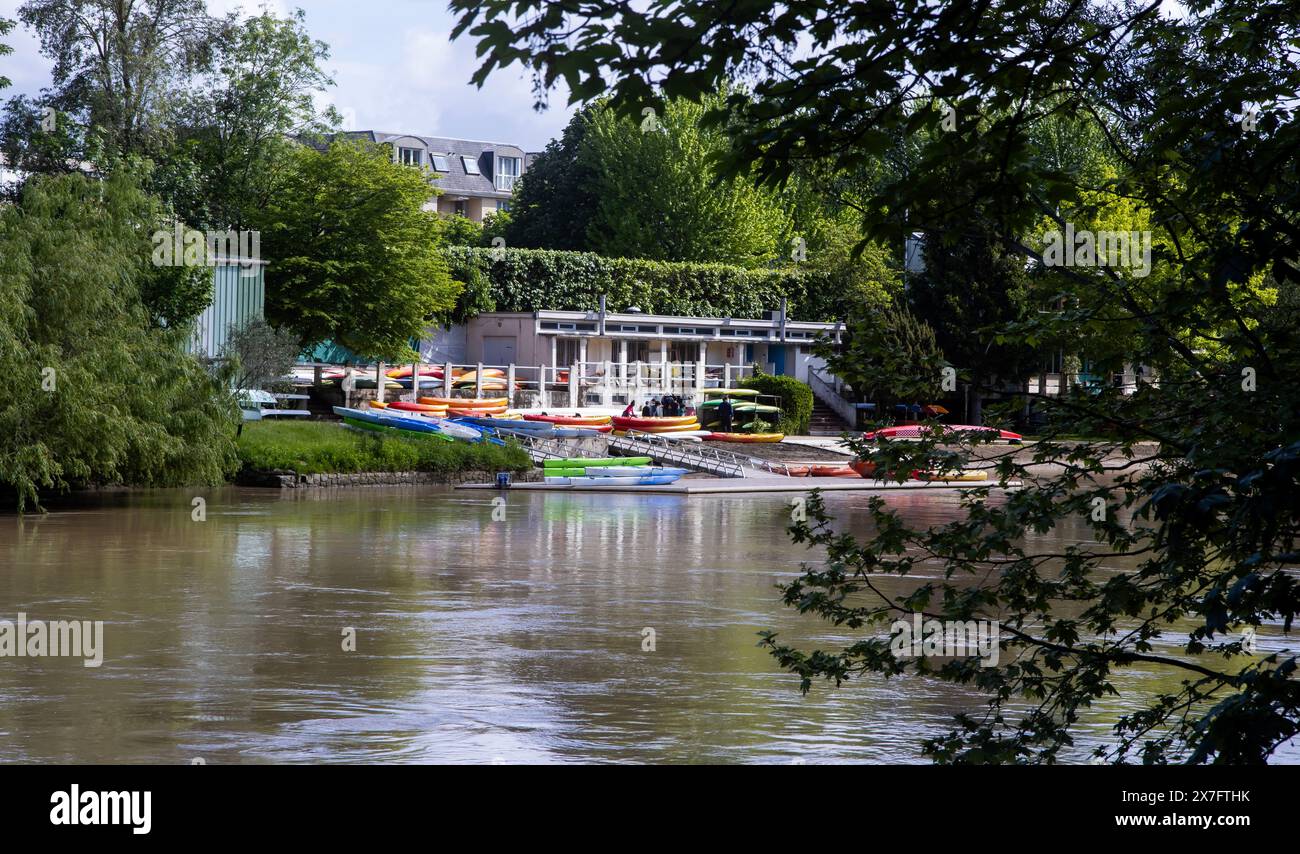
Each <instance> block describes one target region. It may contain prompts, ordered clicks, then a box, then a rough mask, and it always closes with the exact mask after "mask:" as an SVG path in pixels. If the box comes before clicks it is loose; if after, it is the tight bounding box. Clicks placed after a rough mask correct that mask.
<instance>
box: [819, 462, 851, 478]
mask: <svg viewBox="0 0 1300 854" xmlns="http://www.w3.org/2000/svg"><path fill="white" fill-rule="evenodd" d="M808 469H809V471H808V473H809V474H810V475H812V476H813V477H858V476H859V475H858V473H857V472H856V471H854V470H853V469H851V468H849V467H848V466H846V465H836V466H809V467H808Z"/></svg>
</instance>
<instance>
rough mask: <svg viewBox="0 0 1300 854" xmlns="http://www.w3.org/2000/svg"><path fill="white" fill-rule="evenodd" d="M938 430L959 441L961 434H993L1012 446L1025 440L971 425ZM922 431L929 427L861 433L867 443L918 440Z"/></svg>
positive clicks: (945, 427)
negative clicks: (888, 440)
mask: <svg viewBox="0 0 1300 854" xmlns="http://www.w3.org/2000/svg"><path fill="white" fill-rule="evenodd" d="M938 428H939V435H940V437H941V438H944V439H960V438H961V434H963V433H968V434H969V433H984V434H993V435H992V438H994V439H1005V440H1007V441H1008V442H1011V443H1013V444H1014V443H1016V442H1020V441H1022V440H1023V439H1024V438H1025V437H1024V436H1021V435H1020V434H1019V433H1012V432H1011V431H1010V430H999V429H997V428H996V427H977V426H974V425H972V424H940V425H938ZM923 431H925V432H930V427H928V426H927V425H924V424H902V425H899V426H897V427H884V428H881V429H880V430H873V431H871V432H870V433H863V434H862V438H863V439H866V440H867V441H868V442H870V441H872V440H874V439H919V438H921V434H922V432H923Z"/></svg>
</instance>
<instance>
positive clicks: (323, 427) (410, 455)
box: [239, 421, 532, 474]
mask: <svg viewBox="0 0 1300 854" xmlns="http://www.w3.org/2000/svg"><path fill="white" fill-rule="evenodd" d="M239 458H240V460H241V461H242V462H243V463H244V465H245V466H247V467H248V468H250V469H253V470H255V471H272V470H275V469H280V470H289V471H294V472H297V473H298V474H340V473H346V474H354V473H356V472H369V471H427V472H438V473H441V474H452V473H456V472H461V471H469V470H480V469H481V470H486V471H527V470H528V469H529V468H531V467H532V461H531V460H529V458H528V455H527V454H526V453H524V451H523V450H522V449H520V448H518V447H515V446H505V447H503V446H501V445H487V444H474V445H471V444H469V443H467V442H447V441H444V440H442V439H438V438H435V437H432V436H429V437H424V436H407V435H402V434H399V433H395V434H393V435H391V436H390V435H386V434H381V433H363V432H360V431H357V430H349V429H348V428H346V427H344V426H343V425H342V424H340V423H338V422H323V421H299V422H289V421H255V422H252V423H250V424H245V425H244V429H243V430H242V431H241V434H240V437H239Z"/></svg>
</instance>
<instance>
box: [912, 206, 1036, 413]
mask: <svg viewBox="0 0 1300 854" xmlns="http://www.w3.org/2000/svg"><path fill="white" fill-rule="evenodd" d="M945 237H951V238H952V242H951V244H950V243H949V242H948V241H947V240H945V239H944V238H945ZM922 255H923V258H924V260H925V271H924V272H922V273H919V274H916V275H914V276H912V277H911V278H910V280H909V285H908V297H909V300H910V302H911V308H912V310H913V311H914V312H915V313H916V315H917V316H918V317H920V318H922V319H923V320H924V321H925V322H926V323H927V324H928V325H929V326H931V327H932V328H933V330H934V336H935V340H936V342H937V343H938V345H939V349H940V350H941V351H942V352H943V354H944V356H945V357H946V358H947V360H948V362H949V363H951V364H952V365H953V366H955V367H956V368H957V370H958V371H959V372H960V373H961V374H962V376H963V379H965V380H966V381H967V382H969V384H970V396H969V411H968V412H967V413H966V418H968V419H969V422H968V423H971V424H977V425H978V424H982V423H983V398H984V393H985V391H987V390H992V389H999V388H1004V387H1006V386H1007V385H1008V384H1014V385H1017V386H1018V385H1019V383H1021V382H1022V381H1023V380H1024V378H1025V377H1027V376H1028V373H1029V371H1030V370H1031V369H1032V368H1033V367H1035V365H1036V360H1035V359H1034V355H1035V353H1034V351H1033V350H1032V349H1031V348H1029V347H1026V346H1024V345H1023V343H1022V342H1020V341H1001V342H1000V341H996V340H994V339H995V337H996V335H997V332H998V331H999V330H1002V329H1005V328H1006V327H1007V326H1008V325H1009V324H1011V323H1015V322H1018V321H1020V320H1023V319H1024V317H1025V313H1026V309H1027V303H1028V292H1029V274H1028V272H1027V271H1026V269H1025V262H1024V259H1023V257H1021V256H1016V255H1011V254H1008V253H1007V252H1005V251H1003V250H1002V249H1001V247H1000V246H999V245H998V241H997V239H996V237H995V236H994V235H993V233H992V230H991V229H988V228H987V227H981V225H980V223H978V222H974V223H972V224H971V226H970V227H969V228H968V229H967V230H966V231H965V232H964V233H962V234H960V235H957V236H955V237H954V236H952V235H951V234H949V235H932V236H931V239H929V240H927V241H925V245H924V250H923V253H922ZM936 378H937V377H936Z"/></svg>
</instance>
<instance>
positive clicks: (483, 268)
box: [447, 246, 847, 321]
mask: <svg viewBox="0 0 1300 854" xmlns="http://www.w3.org/2000/svg"><path fill="white" fill-rule="evenodd" d="M447 252H448V256H449V265H450V268H451V274H452V277H453V278H455V279H456V280H457V281H460V282H462V283H466V284H467V287H466V290H465V293H464V294H462V297H461V303H462V304H461V305H460V306H458V307H457V314H458V315H459V316H460V317H465V316H472V315H473V314H476V313H479V312H482V311H590V310H594V309H596V308H597V307H598V306H599V297H600V295H601V294H604V295H605V296H606V299H607V305H608V308H609V310H610V311H623V310H626V309H627V308H629V307H631V306H634V305H635V306H638V307H639V308H640V309H641V310H642V311H644V312H646V313H647V314H668V315H683V316H692V315H693V316H701V317H750V318H758V317H764V316H766V314H767V312H769V311H772V310H775V309H778V308H780V307H781V298H782V297H785V298H786V299H787V300H788V303H787V304H788V307H789V312H790V318H791V319H792V320H809V321H832V320H840V319H842V318H844V317H845V316H846V308H847V307H846V306H845V305H844V304H843V302H842V300H844V299H845V298H846V292H845V288H844V287H842V286H839V285H837V284H836V283H835V281H834V280H833V277H832V276H830V275H828V274H825V273H818V272H814V271H801V270H750V269H746V268H744V267H733V266H729V265H726V264H690V263H676V262H666V261H644V260H639V259H634V258H606V257H604V256H601V255H596V254H594V253H591V252H564V251H557V250H551V249H503V248H497V249H492V248H488V249H480V248H471V247H465V246H454V247H451V248H450V249H448V250H447Z"/></svg>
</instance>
